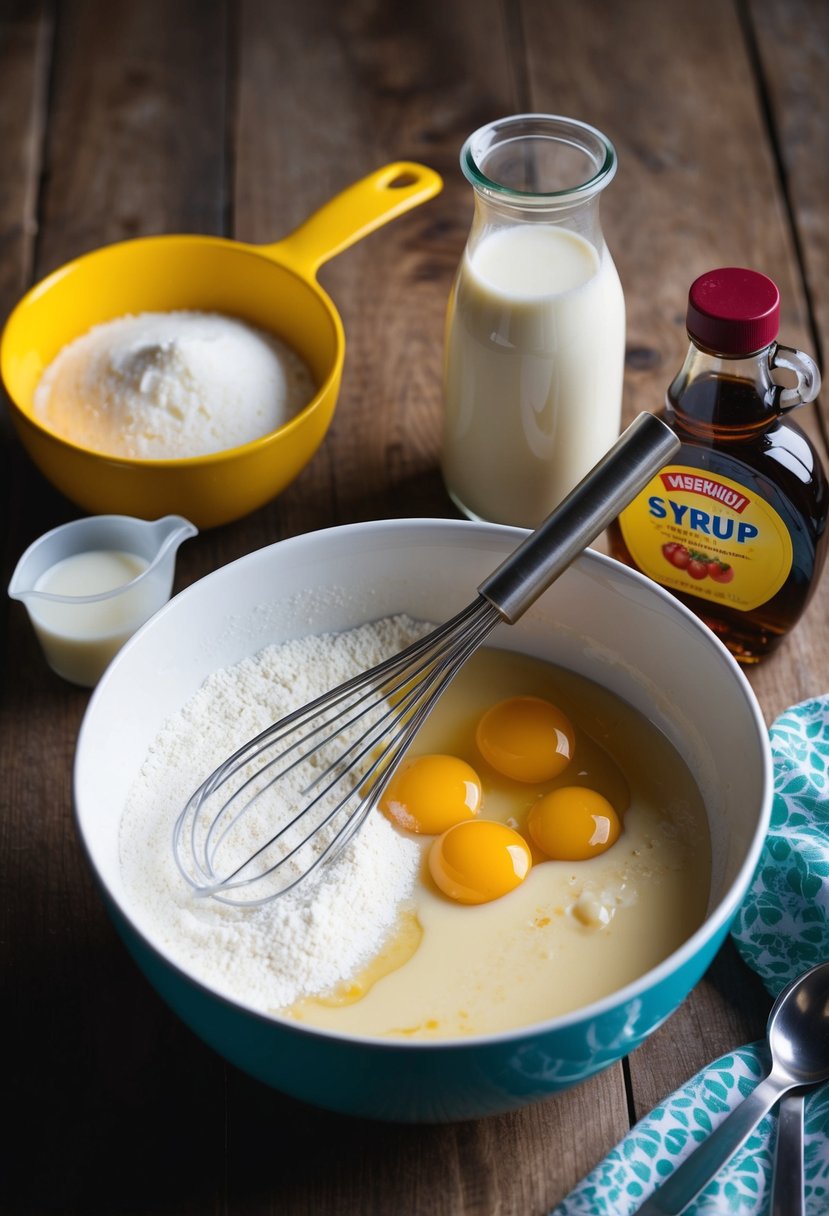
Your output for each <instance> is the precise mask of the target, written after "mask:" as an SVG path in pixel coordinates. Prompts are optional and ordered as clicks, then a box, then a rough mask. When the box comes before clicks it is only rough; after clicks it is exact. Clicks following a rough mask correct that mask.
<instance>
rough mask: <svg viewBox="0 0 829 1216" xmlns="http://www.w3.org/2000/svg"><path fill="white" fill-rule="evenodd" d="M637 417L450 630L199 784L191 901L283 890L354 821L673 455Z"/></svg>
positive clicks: (189, 814)
mask: <svg viewBox="0 0 829 1216" xmlns="http://www.w3.org/2000/svg"><path fill="white" fill-rule="evenodd" d="M678 447H679V441H678V439H677V438H676V436H675V435H674V433H673V432H672V431H671V430H670V429H669V428H668V427H667V426H665V424H664V423H662V422H660V421H659V419H657V418H656V417H654V416H653V415H652V414H640V415H639V417H638V418H637V419H636V420H635V421H634V422H633V423H632V424H631V426H629V427H628V428H627V430H626V431H625V432H624V434H623V435H622V436H621V438H620V439H619V440H617V442H616V443H615V444H614V446H613V447H612V448H611V449H610V451H609V452H608V453H607V454H606V455H605V456H604V457H603V458H602V460H601V461H600V462H599V463H598V464H597V465H596V466H595V468H594V469H592V470H591V472H590V473H588V474H587V476H586V477H585V478H584V479H583V480H582V481H581V482H580V483H579V485H578V486H576V488H575V489H574V490H573V491H572V492H571V493H570V494H569V495H568V496H567V498H565V500H564V501H563V502H562V503H561V505H560V506H559V507H557V508H556V509H555V510H554V511H553V513H552V514H551V515H550V516H548V518H547V519H546V520H545V521H544V523H543V524H542V525H541V526H540V527H539V528H538V529H537V530H536V531H535V532H533V533H532V534H531V535H530V536H528V537H527V539H526V540H525V541H523V543H522V544H520V545H519V546H518V548H517V549H516V550H515V551H514V552H513V553H512V554H511V555H510V556H509V557H508V558H507V559H506V560H505V561H504V562H502V564H501V565H500V566H499V567H498V569H497V570H495V571H494V573H493V574H491V575H490V576H489V577H488V578H487V579H485V581H484V582H483V583H481V585H480V586H479V587H478V595H477V597H476V599H475V600H474V601H473V602H472V603H471V604H470V605H469V606H468V607H467V608H465V609H464V610H463V611H462V612H459V613H458V614H457V616H455V617H453V618H452V619H451V620H450V621H447V622H446V624H444V625H441V626H440V627H439V628H437V629H434V630H433V631H432V632H430V633H428V634H427V635H426V636H424V637H423V638H421V639H420V640H419V641H416V642H414V643H413V644H412V645H411V646H408V647H407V648H406V649H405V650H403V651H401V652H400V653H399V654H397V655H395V656H394V657H392V658H390V659H388V660H386V661H385V662H383V663H380V664H379V665H378V666H376V667H374V668H372V669H371V670H370V671H367V672H364V673H363V674H362V675H358V676H355V677H354V678H353V679H351V680H348V681H346V682H345V683H344V684H341V685H339V686H338V687H337V688H334V689H332V690H331V691H330V692H327V693H325V694H324V695H323V696H321V697H318V698H317V699H316V700H314V701H312V702H311V703H310V704H308V705H306V706H304V707H302V708H301V709H298V710H296V711H295V712H294V713H291V714H289V715H288V716H287V717H285V718H282V719H281V720H280V721H279V722H276V723H275V724H274V725H273V726H270V727H268V728H267V729H266V730H264V731H263V732H262V733H261V734H260V735H258V736H257V737H256V738H255V739H252V740H251V741H250V742H248V743H246V744H245V745H244V746H243V747H241V748H239V750H238V751H236V752H235V753H234V754H233V755H232V756H230V757H228V759H227V760H225V761H224V763H223V764H220V765H219V767H218V768H217V769H216V770H215V771H214V772H213V773H212V774H211V775H210V776H209V777H208V778H207V780H206V781H204V782H203V783H202V785H200V786H199V788H198V789H197V790H196V791H195V793H194V794H193V795H192V796H191V798H190V799H189V801H188V802H187V804H186V806H185V807H184V809H183V811H182V812H181V815H180V816H179V818H178V820H177V821H176V825H175V829H174V833H173V851H174V855H175V859H176V863H177V865H178V867H179V869H180V871H181V873H182V875H183V876H184V878H185V879H186V880H187V882H188V883H190V884H191V886H192V887H193V889H194V890H195V891H196V893H197V894H199V895H205V896H206V895H210V896H213V897H214V898H216V899H219V900H222V901H223V902H226V903H232V904H245V905H256V904H262V903H266V902H267V901H268V900H271V899H274V898H275V897H276V896H277V895H281V894H284V892H286V891H289V890H290V889H291V888H292V887H295V886H296V885H297V883H299V882H302V881H303V880H304V879H306V878H307V877H308V875H309V874H311V873H312V872H313V871H315V870H317V869H318V867H320V866H321V865H323V864H324V863H325V862H326V861H329V860H331V859H332V858H333V857H334V856H335V855H336V854H337V853H339V852H340V851H341V850H342V848H343V847H344V846H345V844H346V843H347V842H348V841H349V840H350V839H351V837H352V836H353V835H354V833H355V832H356V831H357V830H358V829H359V828H360V826H361V825H362V824H363V822H364V821H365V819H366V817H367V815H368V814H369V813H370V812H371V810H372V809H373V808H374V806H375V805H376V804H377V801H378V799H379V797H380V794H381V793H382V789H383V787H384V785H385V784H386V782H387V781H388V779H389V778H390V777H391V775H392V774H393V772H394V771H395V769H396V768H397V766H398V764H399V763H400V760H401V759H402V757H403V755H404V753H405V751H406V749H407V747H408V745H409V743H410V742H411V740H412V738H413V737H414V735H415V734H416V733H417V730H418V729H419V727H420V726H421V724H422V723H423V721H424V719H425V718H426V716H427V715H428V714H429V712H430V710H431V708H432V706H433V704H434V703H435V701H436V700H437V698H438V697H439V696H440V695H441V693H442V692H443V690H444V689H445V687H446V685H447V684H448V682H449V681H450V680H451V679H452V678H453V676H454V675H455V673H456V672H457V671H458V669H459V668H460V667H462V666H463V664H464V663H465V662H466V660H467V659H468V658H469V656H470V655H471V654H472V653H473V651H475V650H477V648H478V647H479V646H480V645H481V642H482V641H483V640H484V638H485V637H486V636H487V634H488V633H489V632H490V631H491V630H492V629H493V628H494V627H495V626H496V625H497V624H499V623H502V622H506V623H508V624H513V623H514V622H515V621H517V620H518V619H519V617H520V616H522V615H523V613H524V612H525V611H526V610H527V608H529V607H530V605H531V604H532V603H534V601H535V600H536V599H537V598H538V596H539V595H541V593H542V592H543V591H545V590H546V588H547V587H548V586H549V585H550V584H551V583H552V582H553V581H554V580H555V579H556V578H557V577H558V576H559V575H560V574H561V573H562V572H563V571H564V570H565V569H566V568H567V566H569V565H570V563H571V562H572V561H573V560H574V559H575V557H576V556H577V555H578V554H579V553H580V552H581V551H582V549H584V548H585V546H586V545H588V544H589V543H590V542H591V541H592V540H594V539H595V538H596V536H598V535H599V533H600V532H602V531H603V529H604V528H605V527H607V525H608V524H609V523H610V521H611V520H612V519H613V518H614V517H615V516H616V515H617V514H618V512H619V511H620V510H621V509H622V508H623V507H624V506H626V505H627V503H629V502H630V501H631V499H633V498H634V497H635V496H636V494H638V493H639V491H640V490H642V489H643V488H644V486H645V485H646V484H647V483H648V481H649V480H650V479H651V477H653V476H654V474H655V473H656V472H657V471H658V470H659V469H660V468H661V467H662V466H663V465H664V464H665V463H666V462H667V460H668V459H669V458H670V457H671V456H672V455H673V454H674V453H675V452H676V450H677V448H678Z"/></svg>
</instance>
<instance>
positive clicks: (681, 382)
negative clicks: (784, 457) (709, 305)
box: [666, 342, 783, 439]
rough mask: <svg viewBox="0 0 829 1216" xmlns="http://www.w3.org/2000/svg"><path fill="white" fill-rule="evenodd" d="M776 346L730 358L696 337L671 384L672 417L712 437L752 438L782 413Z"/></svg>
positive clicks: (683, 427)
mask: <svg viewBox="0 0 829 1216" xmlns="http://www.w3.org/2000/svg"><path fill="white" fill-rule="evenodd" d="M775 347H776V343H772V344H771V345H770V346H767V347H765V348H764V349H763V350H761V351H757V352H756V353H755V354H752V355H747V356H744V357H741V358H740V357H738V358H726V357H725V356H723V355H715V354H711V353H709V352H707V351H705V350H701V349H700V348H699V347H698V346H696V345H695V344H694V343H693V342H691V344H690V347H689V350H688V354H687V356H686V359H685V362H684V364H683V366H682V368H681V370H680V371H679V373H678V375H677V376H676V377H675V378H674V380H673V382H672V384H671V385H670V387H669V389H668V393H667V398H666V419H667V421H668V422H669V423H670V424H671V425H673V426H675V427H677V428H678V429H679V430H684V431H686V432H688V434H690V435H692V436H694V437H697V438H707V439H718V438H719V439H726V438H728V439H749V438H751V437H752V436H753V435H756V434H757V433H758V432H760V431H763V430H765V429H766V428H767V427H769V426H771V425H772V424H773V423H774V422H776V421H777V419H778V417H779V416H780V412H781V411H780V408H779V402H780V396H781V393H782V392H783V389H782V387H781V386H780V385H779V384H777V383H775V381H774V380H773V379H772V374H771V372H772V363H773V356H774V350H775Z"/></svg>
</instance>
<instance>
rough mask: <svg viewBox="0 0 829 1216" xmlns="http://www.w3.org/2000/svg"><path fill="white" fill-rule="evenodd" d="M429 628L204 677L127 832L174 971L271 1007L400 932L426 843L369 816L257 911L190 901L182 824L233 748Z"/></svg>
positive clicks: (147, 914) (321, 642) (141, 911)
mask: <svg viewBox="0 0 829 1216" xmlns="http://www.w3.org/2000/svg"><path fill="white" fill-rule="evenodd" d="M424 631H425V627H424V626H423V625H420V624H418V623H416V622H414V621H412V620H410V619H409V618H407V617H402V616H401V617H393V618H386V619H384V620H381V621H377V622H373V623H369V624H366V625H362V626H359V627H358V628H356V629H353V630H350V631H348V632H347V633H343V634H338V635H331V634H328V635H320V636H312V637H305V638H298V639H294V640H292V641H288V642H285V643H282V644H280V645H275V646H270V647H267V648H266V649H265V650H263V651H261V652H260V653H259V654H257V655H255V656H253V657H251V658H249V659H246V660H244V661H243V662H241V663H239V664H237V665H236V666H234V667H229V668H225V669H222V670H220V671H217V672H214V673H213V674H212V675H211V676H210V677H208V679H207V680H206V681H205V683H204V685H203V686H202V687H201V689H200V690H199V691H198V692H197V693H196V694H195V696H193V697H192V698H191V700H190V701H189V702H188V703H187V704H186V705H185V706H184V707H183V708H182V709H181V710H180V711H179V712H178V713H177V714H176V715H174V716H173V717H172V718H171V719H170V720H169V721H167V722H166V723H165V725H164V726H163V728H162V729H161V731H160V732H159V734H158V736H157V737H156V739H155V741H154V742H153V744H152V746H151V747H150V749H149V752H148V754H147V756H146V759H145V761H144V764H143V766H142V768H141V771H140V773H139V775H138V776H137V778H136V780H135V781H134V783H133V785H132V788H131V790H130V792H129V796H128V799H127V803H126V806H125V809H124V814H123V818H122V823H121V835H120V852H121V872H122V878H123V882H124V887H125V892H126V899H125V905H126V906H127V907H128V908H129V910H130V912H131V914H132V916H133V917H134V919H135V921H136V923H137V924H138V926H139V927H140V928H143V929H144V931H145V932H146V933H147V935H148V936H150V937H151V938H152V939H153V940H156V941H157V942H159V943H160V944H161V945H162V946H163V948H164V949H165V950H166V951H167V952H168V953H169V955H170V957H171V958H172V959H173V960H174V961H175V962H176V963H177V964H178V965H179V966H181V967H183V968H184V969H185V970H187V971H188V972H190V973H191V974H192V975H194V976H195V977H196V978H197V979H199V980H201V981H202V982H204V983H205V984H208V985H210V987H212V988H214V989H216V990H218V991H219V992H221V993H223V994H224V995H226V996H228V997H230V998H231V999H233V1000H237V1001H241V1002H242V1003H245V1004H248V1005H251V1006H253V1007H254V1008H257V1009H261V1010H266V1011H275V1010H278V1009H281V1008H284V1007H286V1006H288V1005H291V1004H293V1003H294V1002H295V1001H296V1000H298V999H300V998H301V997H303V996H308V995H321V994H324V993H326V992H329V991H330V990H331V989H333V988H334V987H335V986H336V985H337V984H339V983H341V982H342V981H344V980H347V979H349V978H351V977H353V976H354V975H355V974H356V973H357V972H358V971H359V970H360V969H361V967H362V966H364V965H365V963H366V962H367V961H368V960H369V959H370V958H371V957H372V956H373V955H374V954H376V953H377V951H378V950H379V949H380V948H381V947H382V946H383V944H384V942H385V940H386V939H387V938H388V937H389V935H390V933H391V932H392V931H393V929H394V926H395V923H396V921H397V919H398V917H399V915H400V912H401V909H402V908H403V907H404V905H405V903H406V901H407V900H408V898H409V897H410V896H411V894H412V891H413V888H414V883H415V880H416V876H417V872H418V867H419V865H420V858H421V852H420V848H419V846H418V844H417V843H415V842H414V841H412V840H408V839H406V838H405V837H404V836H402V835H401V834H399V833H398V832H397V831H396V830H395V828H393V827H392V825H391V824H390V823H389V822H388V820H386V819H385V817H384V816H383V815H381V814H379V813H374V814H372V815H371V816H369V818H368V820H367V821H366V823H365V825H364V826H363V828H362V830H361V831H360V832H359V833H358V835H357V837H356V838H355V839H354V840H352V842H351V843H350V844H349V845H348V846H347V848H346V849H345V850H344V852H343V853H342V854H341V855H340V856H339V857H338V858H337V859H336V861H334V862H332V863H331V864H330V865H326V866H324V867H322V869H321V871H319V872H318V873H319V878H318V879H317V880H315V881H313V882H311V883H301V884H300V885H299V886H298V887H296V888H294V890H292V891H289V892H288V893H286V894H285V895H282V896H280V897H279V898H278V899H275V900H273V901H271V902H270V903H268V904H264V905H262V906H261V907H248V908H241V907H231V906H229V905H227V904H222V903H218V902H216V901H215V900H211V899H204V898H197V897H195V896H194V895H193V894H192V892H191V890H190V888H189V886H188V885H187V884H186V883H185V881H184V880H183V879H182V877H181V875H180V874H179V872H178V869H177V868H176V865H175V861H174V859H173V852H172V844H171V841H172V830H173V824H174V822H175V819H176V817H177V816H178V814H179V812H180V810H181V808H182V806H183V805H184V803H185V802H186V800H187V799H188V798H189V796H190V794H191V793H192V792H193V790H194V789H195V788H196V787H197V786H198V785H199V784H200V782H201V781H202V780H204V778H205V777H206V776H207V775H208V774H209V773H210V772H212V770H213V769H214V768H215V767H216V765H217V764H218V763H219V762H220V761H221V760H222V759H223V758H224V757H225V756H226V755H228V754H229V753H230V752H231V751H233V750H234V749H235V748H236V747H238V746H240V745H241V744H242V743H244V742H245V741H247V740H248V739H249V738H251V737H252V736H254V735H256V734H258V733H259V732H260V731H261V730H263V729H264V728H265V727H266V726H268V725H270V724H271V722H273V721H274V720H276V719H278V718H280V717H282V716H283V715H284V714H286V713H288V712H289V711H290V710H292V709H294V708H296V707H297V706H299V705H301V704H304V703H305V702H307V701H309V700H311V699H313V698H314V697H315V696H318V695H320V694H321V693H323V692H325V691H326V690H327V689H328V688H331V687H333V686H334V685H336V684H339V683H341V682H342V681H343V680H345V679H347V678H348V677H350V676H352V675H354V674H356V673H357V672H359V671H362V670H364V669H366V668H368V667H372V666H374V665H375V664H376V663H378V662H380V661H381V660H382V659H383V658H385V657H387V656H388V655H390V654H393V653H394V652H396V651H397V650H400V649H402V648H403V647H404V646H406V645H408V644H409V643H410V642H411V641H413V640H414V639H415V638H417V637H419V636H421V635H422V634H423V633H424ZM295 792H296V793H297V794H298V793H299V791H298V790H297V791H295Z"/></svg>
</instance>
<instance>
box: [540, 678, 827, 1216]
mask: <svg viewBox="0 0 829 1216" xmlns="http://www.w3.org/2000/svg"><path fill="white" fill-rule="evenodd" d="M770 738H771V748H772V756H773V759H774V804H773V807H772V816H771V826H770V829H769V834H768V837H767V839H766V843H765V846H764V848H763V852H762V854H761V857H760V862H759V864H758V866H757V870H756V872H755V875H754V879H753V880H752V884H751V887H750V889H749V891H748V894H747V895H746V898H745V900H744V902H743V905H742V907H741V908H740V910H739V912H738V913H737V916H736V918H735V920H734V924H733V925H732V929H731V934H732V938H733V940H734V942H735V944H736V946H737V949H738V950H739V952H740V954H741V955H742V957H743V958H744V959H745V961H746V963H748V965H749V966H750V967H752V968H753V969H754V970H755V971H756V972H757V973H758V974H759V976H760V977H761V979H762V980H763V983H764V984H765V985H766V987H767V988H768V990H769V992H770V993H771V995H772V996H775V997H776V996H777V994H778V993H779V992H780V991H781V990H782V989H783V988H785V986H786V984H788V983H789V981H790V980H793V979H794V978H795V976H797V975H800V974H801V972H803V971H806V970H807V969H808V968H809V967H813V966H814V965H815V964H816V963H819V962H823V961H824V960H826V959H829V696H826V697H819V698H817V699H814V700H810V701H804V702H802V703H801V704H800V705H795V706H793V707H792V708H791V709H788V710H786V712H785V713H784V714H782V715H781V716H780V717H779V718H778V719H777V721H776V722H775V723H774V725H773V726H772V728H771V732H770ZM767 1070H768V1057H767V1053H766V1050H765V1044H764V1043H754V1044H751V1045H749V1046H747V1047H741V1048H739V1049H738V1050H737V1051H733V1052H730V1053H729V1054H728V1055H726V1056H722V1057H721V1058H720V1059H719V1060H717V1061H715V1062H714V1063H713V1064H711V1065H710V1066H709V1067H707V1068H705V1069H703V1070H702V1071H701V1072H699V1073H697V1075H696V1076H695V1077H694V1078H693V1079H692V1080H691V1081H689V1082H688V1084H687V1085H684V1086H683V1087H682V1088H681V1089H678V1090H677V1091H676V1092H675V1093H673V1094H671V1096H670V1097H669V1098H666V1099H665V1101H664V1102H661V1103H660V1104H659V1105H658V1106H657V1107H656V1108H655V1109H654V1110H653V1111H651V1113H650V1114H649V1115H646V1116H645V1118H644V1119H641V1120H640V1121H639V1123H637V1124H636V1126H635V1127H634V1128H633V1129H632V1130H631V1131H630V1132H629V1133H628V1134H627V1136H625V1138H624V1140H622V1141H620V1143H619V1144H617V1145H616V1147H615V1148H614V1149H612V1150H611V1152H610V1153H608V1155H607V1157H605V1159H604V1161H602V1162H600V1164H599V1165H598V1166H596V1168H595V1169H594V1170H592V1171H591V1173H590V1174H588V1176H587V1177H586V1178H585V1179H584V1180H583V1181H582V1182H580V1183H579V1185H578V1186H577V1187H576V1188H575V1190H573V1191H571V1192H570V1194H569V1195H568V1196H567V1198H566V1199H564V1200H563V1201H562V1202H561V1203H560V1204H559V1206H558V1207H557V1208H556V1209H555V1211H554V1212H553V1213H551V1216H630V1214H631V1213H633V1212H635V1211H636V1209H637V1208H638V1207H639V1205H640V1204H641V1203H642V1202H643V1201H644V1200H645V1199H646V1198H647V1197H648V1196H649V1195H651V1194H652V1193H653V1192H654V1191H655V1190H656V1189H657V1187H658V1185H659V1183H660V1182H662V1181H663V1180H664V1179H665V1178H667V1177H668V1176H669V1175H670V1174H672V1173H673V1172H674V1170H675V1169H676V1167H677V1166H678V1165H679V1164H680V1162H681V1161H683V1160H684V1158H685V1157H687V1156H688V1155H689V1153H691V1152H692V1151H693V1149H694V1148H695V1146H696V1144H697V1143H698V1142H699V1141H701V1140H704V1139H705V1138H706V1137H707V1136H708V1135H710V1133H711V1132H712V1131H713V1130H714V1128H715V1127H716V1126H717V1125H718V1124H719V1123H721V1122H722V1121H723V1119H725V1117H726V1116H727V1115H728V1113H729V1112H730V1111H731V1110H732V1109H733V1108H734V1107H735V1106H736V1105H737V1103H738V1102H739V1101H740V1100H741V1099H742V1098H744V1097H745V1096H746V1095H747V1094H749V1093H750V1092H751V1091H752V1090H753V1089H754V1088H755V1086H756V1085H757V1084H758V1082H759V1081H760V1080H761V1079H762V1077H763V1076H764V1075H765V1073H766V1072H767ZM775 1127H776V1115H775V1114H774V1112H772V1114H770V1115H768V1116H766V1118H765V1119H763V1120H762V1122H761V1123H759V1124H758V1126H757V1127H756V1128H755V1130H754V1132H752V1134H751V1136H750V1137H749V1139H748V1140H747V1141H746V1143H745V1144H744V1145H743V1147H742V1148H741V1149H740V1150H739V1152H737V1153H735V1155H734V1156H733V1157H732V1159H731V1161H730V1162H729V1163H728V1164H727V1165H726V1166H725V1168H724V1169H723V1170H721V1171H720V1173H719V1174H718V1176H717V1177H716V1178H715V1179H714V1181H713V1182H711V1183H710V1184H709V1186H708V1187H707V1188H706V1189H705V1190H704V1191H703V1192H702V1193H701V1194H700V1195H698V1196H697V1198H696V1199H695V1200H694V1202H693V1203H692V1204H691V1205H690V1206H689V1207H688V1209H687V1212H688V1213H689V1216H715V1214H716V1216H727V1214H731V1213H734V1214H735V1216H763V1214H764V1213H765V1212H766V1211H767V1209H768V1205H769V1201H770V1193H771V1175H772V1160H773V1152H774V1138H775ZM804 1152H805V1181H806V1186H805V1190H806V1213H807V1216H826V1213H829V1084H827V1085H822V1086H820V1087H819V1088H818V1089H816V1090H813V1091H811V1092H810V1093H809V1094H808V1095H807V1098H806V1115H805V1149H804Z"/></svg>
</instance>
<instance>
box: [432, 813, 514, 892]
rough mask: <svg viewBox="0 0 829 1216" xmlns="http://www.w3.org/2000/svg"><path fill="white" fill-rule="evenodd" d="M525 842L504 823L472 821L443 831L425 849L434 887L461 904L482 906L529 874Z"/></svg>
mask: <svg viewBox="0 0 829 1216" xmlns="http://www.w3.org/2000/svg"><path fill="white" fill-rule="evenodd" d="M531 866H532V859H531V857H530V850H529V847H528V845H527V842H526V841H525V840H524V839H523V837H521V836H519V835H518V833H517V832H515V831H513V829H512V828H510V827H507V825H506V824H505V823H497V822H494V821H493V820H490V819H474V820H471V821H469V822H467V823H458V824H456V825H455V827H453V828H450V829H449V831H448V832H444V834H443V835H442V836H439V837H438V839H437V840H436V841H435V842H434V844H433V845H432V847H431V849H430V850H429V871H430V873H431V875H432V878H433V879H434V880H435V882H436V884H437V886H438V887H439V888H440V890H441V891H443V893H444V895H448V896H449V898H450V899H454V900H457V902H458V903H461V904H485V903H488V902H489V901H490V900H491V899H499V898H500V896H502V895H506V894H508V892H510V891H512V890H514V889H515V888H516V887H517V886H519V885H520V884H521V883H522V882H523V881H524V879H525V878H526V877H527V875H528V874H529V872H530V867H531Z"/></svg>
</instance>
